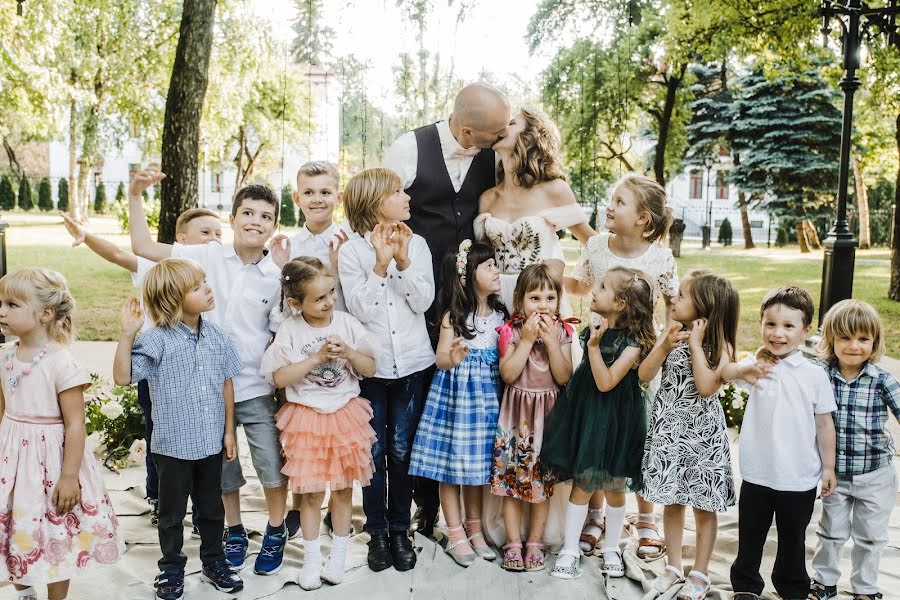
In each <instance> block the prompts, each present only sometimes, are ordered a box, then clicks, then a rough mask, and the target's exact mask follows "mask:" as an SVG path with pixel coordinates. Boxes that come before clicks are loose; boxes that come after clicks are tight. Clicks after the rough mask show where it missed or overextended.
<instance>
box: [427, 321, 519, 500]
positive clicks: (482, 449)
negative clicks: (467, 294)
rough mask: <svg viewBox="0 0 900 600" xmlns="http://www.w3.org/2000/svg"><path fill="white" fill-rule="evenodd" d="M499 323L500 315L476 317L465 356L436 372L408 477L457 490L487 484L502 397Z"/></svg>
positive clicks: (501, 323)
mask: <svg viewBox="0 0 900 600" xmlns="http://www.w3.org/2000/svg"><path fill="white" fill-rule="evenodd" d="M503 322H504V316H503V314H502V313H499V312H496V313H493V314H491V315H489V316H487V317H478V316H476V317H475V320H474V325H475V329H476V334H475V338H474V339H471V340H469V341H468V344H469V353H468V354H467V355H466V357H465V358H464V359H463V361H462V362H461V363H460V364H459V365H457V366H456V367H455V368H453V369H449V370H441V369H438V370H437V371H436V372H435V374H434V378H433V379H432V380H431V388H430V389H429V391H428V399H427V400H426V401H425V408H424V410H423V411H422V418H421V420H420V421H419V427H418V429H417V431H416V438H415V442H414V443H413V450H412V458H411V460H410V465H409V474H410V475H415V476H418V477H427V478H428V479H434V480H435V481H440V482H442V483H451V484H456V485H484V484H487V483H489V482H490V479H491V456H492V453H493V449H494V433H495V432H496V429H497V417H498V415H499V413H500V393H501V387H500V386H501V382H500V369H499V360H500V359H499V355H498V354H497V339H498V337H499V336H498V334H497V331H496V328H497V327H499V326H501V325H503ZM471 323H472V321H471V319H470V324H471Z"/></svg>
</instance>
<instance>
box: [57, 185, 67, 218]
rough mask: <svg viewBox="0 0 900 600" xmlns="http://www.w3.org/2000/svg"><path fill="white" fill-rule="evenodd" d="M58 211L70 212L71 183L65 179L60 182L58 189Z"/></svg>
mask: <svg viewBox="0 0 900 600" xmlns="http://www.w3.org/2000/svg"><path fill="white" fill-rule="evenodd" d="M56 209H57V210H61V211H67V210H69V182H68V181H66V178H65V177H63V178H62V179H60V180H59V185H58V186H57V188H56Z"/></svg>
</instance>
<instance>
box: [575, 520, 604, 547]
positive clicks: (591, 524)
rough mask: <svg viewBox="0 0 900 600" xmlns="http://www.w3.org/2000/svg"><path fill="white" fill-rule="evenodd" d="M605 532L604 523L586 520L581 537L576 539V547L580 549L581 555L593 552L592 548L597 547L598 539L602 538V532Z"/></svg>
mask: <svg viewBox="0 0 900 600" xmlns="http://www.w3.org/2000/svg"><path fill="white" fill-rule="evenodd" d="M605 530H606V522H605V521H597V520H595V519H588V521H587V523H585V524H584V527H583V528H582V529H581V535H580V536H579V537H578V547H579V548H581V551H582V552H583V553H585V554H591V553H592V552H593V551H594V548H596V547H597V544H599V543H600V539H601V538H602V537H603V532H604V531H605ZM595 532H596V533H595Z"/></svg>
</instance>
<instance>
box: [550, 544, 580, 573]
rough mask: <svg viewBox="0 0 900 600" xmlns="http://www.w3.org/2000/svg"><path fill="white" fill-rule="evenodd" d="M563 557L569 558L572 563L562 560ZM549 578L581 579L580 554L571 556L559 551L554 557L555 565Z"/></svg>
mask: <svg viewBox="0 0 900 600" xmlns="http://www.w3.org/2000/svg"><path fill="white" fill-rule="evenodd" d="M563 557H568V558H571V559H572V561H571V562H569V561H568V560H564V558H563ZM550 576H551V577H556V578H557V579H575V578H577V577H581V554H580V553H579V554H573V553H571V552H569V551H568V550H563V551H561V552H560V553H559V554H558V555H557V556H556V564H554V565H553V570H552V571H550Z"/></svg>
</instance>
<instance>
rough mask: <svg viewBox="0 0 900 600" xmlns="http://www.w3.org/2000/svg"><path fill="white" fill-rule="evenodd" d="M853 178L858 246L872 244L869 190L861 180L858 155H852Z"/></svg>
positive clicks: (863, 246) (866, 246)
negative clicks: (857, 216) (857, 221)
mask: <svg viewBox="0 0 900 600" xmlns="http://www.w3.org/2000/svg"><path fill="white" fill-rule="evenodd" d="M853 179H854V181H855V182H856V204H857V208H858V210H859V248H860V250H862V249H865V248H870V247H871V246H872V238H871V229H870V228H869V192H868V190H866V182H865V181H864V180H863V172H862V161H861V160H859V155H854V156H853Z"/></svg>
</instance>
